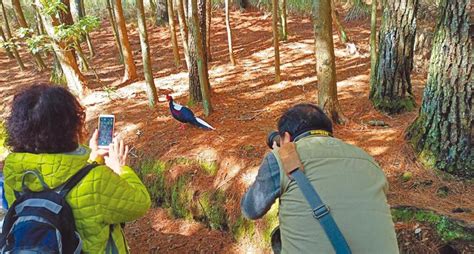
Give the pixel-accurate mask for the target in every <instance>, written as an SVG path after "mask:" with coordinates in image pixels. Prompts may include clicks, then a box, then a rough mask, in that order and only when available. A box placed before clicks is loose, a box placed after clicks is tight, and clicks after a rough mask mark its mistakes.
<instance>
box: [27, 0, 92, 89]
mask: <svg viewBox="0 0 474 254" xmlns="http://www.w3.org/2000/svg"><path fill="white" fill-rule="evenodd" d="M36 4H37V6H39V7H40V9H41V8H43V5H42V3H41V0H36ZM67 6H68V7H69V5H67ZM68 13H69V11H68ZM41 18H42V19H43V24H44V26H45V29H46V32H47V34H48V35H49V37H51V38H52V39H53V40H54V43H52V44H53V49H54V52H55V53H56V56H57V57H58V60H59V63H60V64H61V69H62V70H63V73H64V77H65V78H66V81H67V86H68V88H69V90H70V91H71V92H72V93H74V94H75V95H76V96H78V97H80V98H82V97H84V96H85V95H86V94H87V90H88V89H87V82H86V78H85V77H84V75H82V73H81V71H80V70H79V66H78V65H77V62H76V58H75V55H74V53H73V50H72V49H71V47H70V45H68V44H67V43H66V42H64V41H60V40H59V39H58V38H56V35H55V31H54V27H55V26H59V25H60V24H62V23H67V22H68V20H62V19H63V18H64V19H65V17H61V19H58V18H57V16H47V15H43V14H41Z"/></svg>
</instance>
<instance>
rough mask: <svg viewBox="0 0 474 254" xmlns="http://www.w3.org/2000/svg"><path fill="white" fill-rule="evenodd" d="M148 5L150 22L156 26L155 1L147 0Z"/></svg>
mask: <svg viewBox="0 0 474 254" xmlns="http://www.w3.org/2000/svg"><path fill="white" fill-rule="evenodd" d="M149 3H150V9H151V10H150V16H151V20H153V24H154V25H156V21H157V17H156V14H157V13H156V8H157V6H156V1H155V0H149Z"/></svg>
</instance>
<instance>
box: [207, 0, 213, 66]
mask: <svg viewBox="0 0 474 254" xmlns="http://www.w3.org/2000/svg"><path fill="white" fill-rule="evenodd" d="M206 7H207V8H206V57H207V62H211V61H212V55H211V19H212V1H211V0H206Z"/></svg>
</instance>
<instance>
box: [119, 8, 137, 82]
mask: <svg viewBox="0 0 474 254" xmlns="http://www.w3.org/2000/svg"><path fill="white" fill-rule="evenodd" d="M114 13H115V21H116V22H117V25H118V35H119V39H120V44H121V45H122V54H123V60H124V65H125V74H124V77H123V81H124V82H127V81H132V80H135V79H137V77H138V75H137V67H136V66H135V62H134V61H133V53H132V47H131V46H130V41H129V40H128V34H127V27H126V25H125V17H124V16H123V9H122V1H121V0H115V6H114Z"/></svg>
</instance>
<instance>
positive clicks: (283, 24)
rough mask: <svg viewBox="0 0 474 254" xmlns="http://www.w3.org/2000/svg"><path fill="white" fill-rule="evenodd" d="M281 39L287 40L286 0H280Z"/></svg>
mask: <svg viewBox="0 0 474 254" xmlns="http://www.w3.org/2000/svg"><path fill="white" fill-rule="evenodd" d="M280 11H281V15H280V17H281V21H280V22H281V39H282V40H283V41H287V40H288V22H287V18H286V17H287V15H286V0H281V9H280Z"/></svg>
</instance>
